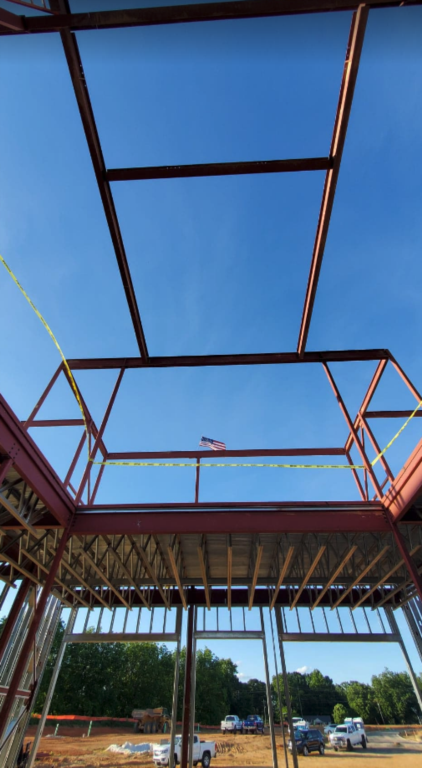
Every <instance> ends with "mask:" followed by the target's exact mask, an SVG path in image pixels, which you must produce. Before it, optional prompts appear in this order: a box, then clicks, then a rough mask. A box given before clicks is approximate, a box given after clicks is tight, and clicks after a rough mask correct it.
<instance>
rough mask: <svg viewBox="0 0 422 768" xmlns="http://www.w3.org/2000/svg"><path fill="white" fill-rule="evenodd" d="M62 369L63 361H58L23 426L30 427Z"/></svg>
mask: <svg viewBox="0 0 422 768" xmlns="http://www.w3.org/2000/svg"><path fill="white" fill-rule="evenodd" d="M62 370H63V363H60V365H59V367H58V368H57V370H56V372H55V373H54V374H53V376H52V377H51V379H50V381H49V382H48V384H47V386H46V388H45V390H44V392H43V393H42V395H41V397H40V399H39V400H38V402H37V404H36V405H35V407H34V408H33V410H32V412H31V413H30V415H29V416H28V418H27V420H26V422H25V428H26V429H28V427H30V426H31V425H32V423H33V421H34V419H35V416H36V415H37V413H38V411H39V410H40V408H41V406H42V405H43V403H45V400H46V398H47V397H48V395H49V394H50V392H51V390H52V389H53V387H54V384H55V383H56V381H57V379H58V378H59V376H60V374H61V372H62Z"/></svg>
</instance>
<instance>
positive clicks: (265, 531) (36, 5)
mask: <svg viewBox="0 0 422 768" xmlns="http://www.w3.org/2000/svg"><path fill="white" fill-rule="evenodd" d="M10 2H11V3H15V5H20V6H24V7H25V6H28V7H29V8H31V9H32V10H33V11H34V10H36V11H39V13H38V15H29V16H28V15H18V14H17V13H12V12H11V11H7V10H4V9H0V35H9V36H10V35H12V36H13V35H32V34H59V35H60V37H61V41H62V44H63V49H64V54H65V57H66V60H67V64H68V68H69V74H70V77H71V81H72V85H73V89H74V93H75V97H76V101H77V105H78V109H79V112H80V116H81V120H82V124H83V128H84V131H85V136H86V140H87V144H88V148H89V152H90V156H91V160H92V165H93V170H94V173H95V177H96V180H97V184H98V189H99V193H100V196H101V200H102V203H103V207H104V213H105V216H106V220H107V224H108V227H109V231H110V237H111V240H112V243H113V246H114V251H115V255H116V259H117V263H118V266H119V270H120V275H121V279H122V284H123V287H124V291H125V296H126V300H127V304H128V308H129V312H130V316H131V319H132V324H133V329H134V333H135V337H136V340H137V344H138V348H139V356H138V357H135V358H129V359H126V358H114V359H98V358H94V359H89V360H81V359H79V360H77V359H75V360H70V361H68V362H69V367H70V370H71V371H72V372H77V371H78V370H100V369H116V370H117V372H118V373H117V380H116V384H115V387H114V389H113V392H112V394H111V398H110V402H109V404H108V406H107V409H106V412H105V414H104V418H103V420H102V422H101V424H99V425H97V424H95V422H94V420H93V418H92V416H91V413H90V411H89V408H88V405H87V403H85V401H84V399H83V397H82V393H80V397H81V402H82V407H83V412H84V413H83V418H82V414H81V418H80V419H70V420H69V419H57V420H54V421H52V420H43V419H40V418H37V417H38V412H39V410H40V408H41V407H42V405H43V404H44V402H45V401H46V399H47V397H48V395H49V393H50V392H51V389H52V388H53V386H54V384H55V382H56V381H57V379H58V378H59V376H61V375H65V376H66V377H68V378H69V376H68V372H67V370H66V368H65V367H64V366H60V367H59V368H58V370H57V371H56V373H55V374H54V376H53V377H52V379H51V381H50V382H49V384H48V385H47V387H46V390H45V391H44V393H43V395H42V396H41V398H40V400H39V401H38V403H37V405H36V406H35V408H34V410H33V411H32V413H31V414H30V416H29V418H28V419H27V420H26V421H25V422H23V423H21V422H20V421H19V420H18V419H17V417H16V416H15V414H14V413H13V412H12V411H11V409H10V407H9V406H8V404H7V403H6V402H5V400H4V399H3V398H1V396H0V535H1V539H0V542H1V543H0V563H1V565H0V580H2V581H3V582H4V583H5V590H6V592H7V591H8V590H10V589H12V588H13V587H14V586H15V584H16V582H17V581H20V582H21V587H20V589H19V593H18V597H17V598H16V601H15V606H14V608H13V609H12V611H11V614H10V616H9V619H8V622H7V625H6V628H5V632H4V633H3V635H2V642H3V646H4V647H6V643H7V642H8V640H9V639H10V637H12V636H13V633H14V632H16V631H17V629H16V628H17V627H18V624H19V621H21V618H19V617H22V615H23V614H22V611H23V610H24V608H23V605H24V601H25V599H26V595H27V593H28V590H30V589H31V590H32V591H35V590H38V592H39V598H38V600H37V604H36V606H35V605H34V606H33V609H32V612H31V620H30V621H28V622H27V626H26V625H25V632H23V633H22V638H21V643H20V645H19V649H18V653H17V654H16V658H15V659H14V664H13V672H12V673H11V675H10V679H8V682H7V686H6V688H5V690H2V691H1V693H2V694H3V696H4V699H3V706H2V709H1V710H0V743H1V738H2V737H3V735H4V734H5V733H6V731H7V728H8V727H9V726H10V723H11V722H12V720H11V718H13V713H14V712H15V710H16V702H17V701H18V702H19V701H22V698H23V699H25V697H26V694H27V690H26V688H25V686H24V685H23V682H24V681H25V679H26V678H25V674H26V672H25V671H26V670H27V669H28V663H29V660H30V658H31V653H32V651H33V644H34V641H35V639H36V637H37V633H39V632H40V631H41V629H42V627H43V626H44V624H45V620H46V616H47V615H48V605H49V603H48V602H47V601H48V600H50V602H51V600H60V602H61V603H62V604H63V605H66V606H69V607H72V608H73V609H74V610H76V607H78V606H79V607H80V608H82V607H84V608H88V609H93V608H95V607H99V608H100V610H110V611H111V612H113V611H115V610H116V609H117V607H118V606H120V607H121V608H125V609H127V610H128V611H129V610H133V609H136V608H138V607H139V608H141V607H143V608H146V609H147V610H151V611H152V610H153V609H154V607H155V606H162V607H165V608H166V609H169V608H171V607H175V608H177V609H178V610H179V614H180V608H181V607H183V608H184V609H186V610H188V636H190V638H191V640H192V638H193V636H194V624H193V621H194V618H193V617H194V610H195V611H196V610H197V607H198V606H201V605H202V606H204V607H205V608H207V609H211V607H212V606H221V607H225V608H226V609H227V608H228V609H229V611H230V610H231V608H232V607H234V606H236V605H242V606H247V607H248V608H249V609H251V608H252V607H253V606H259V607H261V609H262V607H264V606H269V607H270V609H275V611H276V617H277V629H278V634H279V639H280V641H281V644H282V640H283V631H282V624H281V609H282V608H284V609H288V608H289V609H290V610H292V611H293V610H295V609H296V608H297V607H298V606H306V607H308V608H309V609H310V610H311V614H312V612H313V611H314V610H315V609H318V608H325V609H330V610H333V611H336V610H337V609H338V606H340V605H341V606H342V607H345V606H347V607H348V608H350V609H351V611H352V612H353V611H354V610H356V609H359V608H361V607H362V606H363V607H370V608H371V609H373V610H379V609H380V608H383V607H385V608H386V610H387V611H389V616H391V617H393V614H392V613H391V611H392V609H396V608H398V607H403V609H404V611H405V613H406V614H407V617H408V621H409V627H410V629H411V631H412V633H413V635H414V637H415V639H416V638H417V633H420V626H419V623H420V602H417V600H416V599H415V598H416V597H417V596H419V599H420V600H421V599H422V579H421V575H420V574H421V572H422V440H421V441H420V442H419V444H418V445H417V447H416V448H415V450H414V451H413V452H412V454H411V456H410V457H409V458H408V460H407V461H406V463H405V465H404V467H403V469H402V470H401V471H400V472H399V474H398V475H397V476H394V474H393V473H392V471H391V468H390V466H389V464H388V457H387V456H382V457H381V458H380V459H379V464H380V466H381V467H382V471H383V473H384V477H383V479H382V480H379V475H378V474H377V473H376V471H375V470H374V468H373V466H372V464H371V461H370V457H369V453H368V448H369V447H370V450H371V451H372V453H373V454H374V455H378V454H379V453H380V448H381V447H382V446H380V445H379V443H378V441H377V438H376V435H375V431H374V429H373V428H372V426H371V424H372V420H376V419H380V418H391V419H398V418H401V419H405V418H406V417H408V416H409V415H410V413H411V411H408V410H400V411H397V410H395V411H393V410H390V411H373V410H372V411H371V410H370V403H371V400H372V397H373V395H374V393H375V391H376V389H377V387H378V385H379V382H380V380H381V377H382V375H383V373H384V371H385V369H386V366H387V365H392V366H393V367H394V369H395V370H396V372H397V373H398V374H399V375H400V376H401V377H402V379H403V381H404V382H405V384H406V386H407V387H408V389H409V390H410V391H411V393H412V394H413V396H414V398H415V401H416V402H415V404H418V403H419V402H420V401H421V399H422V398H421V395H420V393H419V392H418V390H417V389H416V388H415V387H414V386H413V384H412V383H411V382H410V380H409V379H408V377H407V376H406V374H405V373H404V371H403V370H402V368H401V367H400V365H399V364H398V363H397V361H396V360H395V358H394V357H393V355H392V354H391V353H390V352H389V350H387V349H380V350H349V351H321V352H310V351H308V350H307V349H306V344H307V338H308V334H309V329H310V324H311V320H312V312H313V307H314V302H315V296H316V291H317V287H318V280H319V275H320V270H321V264H322V260H323V256H324V249H325V243H326V239H327V233H328V228H329V224H330V217H331V213H332V208H333V202H334V196H335V190H336V184H337V180H338V177H339V172H340V166H341V159H342V153H343V148H344V144H345V139H346V135H347V127H348V121H349V116H350V112H351V108H352V102H353V94H354V89H355V84H356V80H357V76H358V71H359V62H360V57H361V51H362V47H363V45H364V37H365V29H366V25H367V19H368V14H369V13H372V12H376V11H377V10H378V9H381V8H393V7H399V6H403V5H408V6H410V5H420V4H421V3H420V2H405V3H403V2H401V0H395V1H389V0H384V1H382V0H368V1H367V2H366V3H356V2H350V1H348V0H326V1H325V2H324V0H241V1H239V2H215V3H205V4H198V5H195V4H191V5H179V6H164V7H157V8H142V9H124V10H115V11H101V10H98V11H94V12H89V13H77V14H74V13H72V12H71V7H70V5H69V3H68V0H50V2H49V3H47V2H46V1H45V0H39V2H24V0H10ZM329 12H349V13H352V21H351V27H350V33H349V39H348V42H347V46H346V56H345V62H344V68H343V77H342V82H341V88H340V94H339V99H338V105H337V111H336V115H335V121H334V129H333V134H332V137H331V143H330V147H329V150H328V154H327V156H326V157H312V158H301V159H298V158H290V159H289V158H287V159H285V158H281V159H268V160H259V161H256V162H226V163H205V164H200V165H192V164H191V165H178V166H158V167H143V168H115V169H110V168H108V167H107V165H106V161H105V158H104V156H103V152H102V147H101V143H100V138H99V134H98V130H97V126H96V121H95V116H94V113H93V109H92V106H91V101H90V96H89V91H88V85H87V81H86V78H85V74H84V70H83V64H82V61H81V57H80V53H79V48H78V42H77V33H78V32H79V31H82V30H92V31H93V33H94V31H95V33H96V34H98V33H99V32H98V31H99V30H101V29H108V28H119V27H134V26H151V25H160V24H180V23H183V24H184V23H191V22H201V23H202V22H203V23H217V22H218V21H223V20H233V21H235V20H236V19H247V18H249V19H253V18H258V17H271V16H283V15H290V14H308V13H329ZM345 43H346V41H345ZM311 171H322V172H324V173H325V184H324V189H323V195H322V200H321V207H320V214H319V219H318V222H317V228H316V233H315V241H314V247H313V252H312V254H311V259H310V269H309V276H308V282H307V285H306V287H305V290H304V302H303V311H302V319H301V323H300V328H299V329H298V341H297V347H296V350H295V351H281V352H280V351H278V352H274V353H265V354H260V353H257V354H241V355H239V354H237V355H197V356H179V357H172V356H166V357H157V356H153V355H150V353H149V350H148V346H147V340H146V338H145V334H144V330H143V326H142V321H141V314H140V311H139V307H138V303H137V297H136V294H135V290H134V286H133V283H132V277H131V272H130V268H129V261H128V258H127V255H126V251H125V246H124V243H123V238H122V234H121V230H120V225H119V221H118V217H117V213H116V210H115V206H114V201H113V194H112V185H113V184H114V183H119V182H120V181H127V182H130V181H131V180H142V179H162V180H164V179H170V178H193V177H198V176H202V177H204V176H223V175H244V174H256V173H263V174H268V173H297V172H311ZM370 360H372V361H374V363H375V364H376V365H375V371H374V375H373V378H372V381H371V383H370V385H369V388H368V390H367V393H366V395H365V397H364V399H363V402H362V405H361V407H360V409H359V411H358V413H357V414H355V415H353V416H351V415H350V414H349V412H348V410H347V408H346V405H345V403H344V401H343V399H342V396H341V393H340V391H339V389H338V386H337V383H336V381H335V379H334V376H333V373H332V370H331V368H330V365H331V363H336V362H347V361H355V362H359V361H370ZM281 364H314V365H319V366H322V367H323V369H324V371H325V373H326V375H327V380H328V383H329V385H330V386H331V388H332V390H333V394H334V397H335V399H336V400H337V402H338V405H339V407H340V409H341V412H342V414H343V417H344V419H345V423H346V426H347V438H346V441H345V443H344V445H342V446H335V447H333V448H306V447H305V448H300V449H297V448H296V449H290V448H286V447H284V448H273V449H266V450H259V449H257V450H254V449H249V450H230V451H226V452H225V457H226V458H230V457H238V458H246V457H262V458H263V460H267V459H268V458H269V457H283V456H288V457H312V456H317V457H327V456H332V457H337V460H338V457H340V461H342V462H344V463H347V464H349V465H352V463H353V462H352V456H351V451H352V450H354V451H355V453H356V452H357V455H358V456H359V462H360V464H361V466H362V470H356V469H351V470H349V471H352V473H353V476H354V479H355V482H356V486H357V489H358V494H359V497H360V499H359V500H358V501H350V502H307V503H305V502H294V503H288V502H285V501H275V502H254V503H251V502H245V503H243V502H242V503H241V502H232V503H223V502H219V503H203V502H201V501H200V463H201V460H203V458H205V456H207V458H209V454H208V453H207V454H205V452H201V451H182V450H181V451H173V452H168V451H167V452H166V451H163V452H148V451H147V452H145V451H138V452H132V453H127V452H126V453H117V452H114V451H112V450H110V451H109V450H108V448H107V447H106V444H105V439H104V433H105V430H106V426H107V422H108V420H109V417H110V414H111V412H112V409H113V406H114V403H115V400H116V397H117V395H118V391H119V387H120V384H121V381H122V378H123V376H124V373H125V371H126V370H127V369H133V368H138V369H140V372H142V369H144V368H152V367H155V368H158V367H159V368H173V367H184V366H189V367H195V366H227V365H229V366H232V365H244V366H246V365H281ZM140 375H142V373H140ZM420 415H421V414H420V413H419V412H418V413H417V414H415V416H416V417H417V416H420ZM84 423H86V424H87V431H85V430H84V429H83V430H82V435H81V438H80V442H79V446H78V449H77V451H76V453H75V456H74V458H73V460H72V463H71V465H70V467H69V471H68V472H67V475H66V477H65V479H64V481H62V480H61V479H60V478H58V476H57V475H56V473H55V472H54V470H53V468H52V467H51V466H50V465H49V463H48V462H47V460H46V458H45V457H44V456H43V454H42V453H41V451H40V450H39V449H38V447H37V445H36V443H35V442H34V440H33V439H32V437H31V436H30V434H29V429H31V430H33V429H36V428H42V427H44V428H45V427H55V426H67V427H72V428H73V427H84ZM86 445H88V449H89V459H90V460H89V461H87V463H86V466H85V469H84V471H83V474H82V477H81V478H79V479H78V480H75V470H76V467H77V464H78V461H79V459H80V456H81V453H82V450H83V449H84V448H85V449H86ZM98 457H100V458H101V457H102V458H101V460H102V461H104V462H107V461H125V460H129V461H130V460H157V459H158V460H161V459H162V460H166V459H173V460H180V459H183V460H187V461H192V462H195V464H197V465H198V466H196V472H195V487H194V490H193V493H192V501H190V502H187V503H186V504H155V505H153V504H143V503H142V502H141V503H138V504H134V505H122V504H115V505H107V504H105V505H104V504H102V505H98V504H96V503H95V501H96V496H97V493H98V490H99V487H100V483H101V479H102V476H103V473H104V467H101V469H100V471H99V473H98V475H97V478H96V480H95V482H94V481H93V480H92V477H91V470H92V461H95V460H96V458H98ZM324 460H325V459H324ZM116 513H118V514H116ZM407 606H408V607H407ZM27 613H28V612H27ZM28 615H29V614H28ZM415 617H416V618H415ZM391 622H394V619H393V618H392V619H391ZM391 622H390V626H392V624H391ZM19 626H20V625H19ZM285 639H286V638H285ZM188 645H189V644H188ZM46 647H47V646H46ZM418 647H419V646H418ZM3 650H4V648H3V647H2V646H0V654H1V653H2V652H3ZM281 651H282V648H281ZM190 654H191V656H192V648H191V650H190ZM44 655H45V654H44ZM188 655H189V654H188ZM281 659H282V664H283V659H284V657H283V655H282V656H281ZM186 669H187V672H188V670H192V659H190V661H189V660H187V668H186ZM283 672H284V673H285V668H284V666H283ZM190 675H191V672H190V671H189V674H187V675H186V678H187V680H189V679H190ZM35 682H36V681H35V680H34V683H33V690H35ZM185 694H186V695H185V702H184V724H183V734H184V736H185V739H184V743H185V747H186V749H185V750H184V754H183V755H182V764H183V768H185V767H186V765H187V760H188V756H187V741H188V739H187V735H188V733H189V723H190V722H191V715H190V709H189V708H190V687H189V683H187V689H186V692H185ZM286 697H288V691H287V693H286ZM27 698H28V699H30V696H28V697H27Z"/></svg>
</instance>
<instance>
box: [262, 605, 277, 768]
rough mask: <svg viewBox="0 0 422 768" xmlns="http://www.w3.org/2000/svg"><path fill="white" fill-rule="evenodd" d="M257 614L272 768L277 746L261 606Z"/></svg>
mask: <svg viewBox="0 0 422 768" xmlns="http://www.w3.org/2000/svg"><path fill="white" fill-rule="evenodd" d="M259 615H260V617H261V629H262V633H263V637H262V650H263V654H264V667H265V686H266V689H267V706H268V719H269V721H270V737H271V751H272V753H273V768H278V760H277V747H276V743H275V730H274V712H273V701H272V698H271V681H270V670H269V667H268V654H267V636H266V634H265V622H264V611H263V609H262V608H260V609H259Z"/></svg>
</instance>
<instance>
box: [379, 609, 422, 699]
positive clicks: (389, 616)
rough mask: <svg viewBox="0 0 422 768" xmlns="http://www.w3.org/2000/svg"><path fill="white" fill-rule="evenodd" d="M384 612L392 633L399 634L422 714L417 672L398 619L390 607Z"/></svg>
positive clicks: (421, 694)
mask: <svg viewBox="0 0 422 768" xmlns="http://www.w3.org/2000/svg"><path fill="white" fill-rule="evenodd" d="M384 611H385V614H386V616H387V619H388V623H389V625H390V627H391V631H392V632H394V633H395V634H397V635H398V637H399V638H400V640H399V645H400V648H401V650H402V654H403V656H404V660H405V662H406V666H407V669H408V672H409V677H410V679H411V681H412V685H413V690H414V691H415V696H416V698H417V700H418V704H419V709H420V711H421V712H422V691H421V689H420V688H419V683H418V678H417V677H416V675H415V671H414V669H413V667H412V662H411V661H410V657H409V654H408V652H407V650H406V646H405V644H404V642H403V638H402V636H401V632H400V629H399V626H398V624H397V621H396V617H395V616H394V613H393V609H392V608H390V606H387V607H386V608H384Z"/></svg>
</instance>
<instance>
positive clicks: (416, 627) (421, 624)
mask: <svg viewBox="0 0 422 768" xmlns="http://www.w3.org/2000/svg"><path fill="white" fill-rule="evenodd" d="M402 611H403V613H404V616H405V619H406V622H407V626H408V627H409V630H410V634H411V635H412V637H413V641H414V643H415V645H416V650H417V652H418V654H419V657H420V659H421V661H422V600H421V599H420V597H418V596H417V595H416V597H414V598H413V600H410V602H408V603H406V605H404V606H403V608H402Z"/></svg>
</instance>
